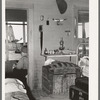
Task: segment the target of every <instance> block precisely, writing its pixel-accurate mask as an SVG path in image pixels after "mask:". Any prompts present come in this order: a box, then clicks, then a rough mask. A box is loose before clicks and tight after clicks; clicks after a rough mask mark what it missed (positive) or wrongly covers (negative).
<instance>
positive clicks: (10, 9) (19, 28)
mask: <svg viewBox="0 0 100 100" xmlns="http://www.w3.org/2000/svg"><path fill="white" fill-rule="evenodd" d="M5 1H6V2H5V30H6V35H5V80H6V81H5V82H6V83H5V85H6V89H7V90H6V93H5V94H6V96H5V97H6V99H7V100H13V99H14V100H15V99H18V100H22V98H24V99H23V100H88V99H89V95H88V85H89V83H88V80H89V0H5ZM24 47H27V48H26V49H25V48H24ZM23 55H24V56H23ZM26 56H27V58H26V59H25V60H22V58H23V57H26ZM20 60H22V61H20ZM19 62H20V63H21V64H22V62H23V66H26V67H27V68H26V67H23V70H22V68H21V65H19V68H18V69H17V67H16V66H17V65H18V63H19ZM25 64H27V65H25ZM23 75H24V77H23ZM16 84H17V85H16ZM18 85H19V87H20V89H19V88H18V87H17V86H18ZM23 85H25V86H24V87H23ZM22 93H23V94H22Z"/></svg>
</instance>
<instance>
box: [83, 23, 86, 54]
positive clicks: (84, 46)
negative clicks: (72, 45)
mask: <svg viewBox="0 0 100 100" xmlns="http://www.w3.org/2000/svg"><path fill="white" fill-rule="evenodd" d="M82 35H83V36H82V37H83V43H85V41H84V38H86V33H85V23H83V34H82ZM85 54H86V45H85V44H83V55H85Z"/></svg>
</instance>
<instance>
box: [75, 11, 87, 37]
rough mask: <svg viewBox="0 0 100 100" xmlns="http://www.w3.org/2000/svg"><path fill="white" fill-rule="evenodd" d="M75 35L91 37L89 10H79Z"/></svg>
mask: <svg viewBox="0 0 100 100" xmlns="http://www.w3.org/2000/svg"><path fill="white" fill-rule="evenodd" d="M75 37H77V38H88V37H89V10H86V9H83V10H82V9H80V10H77V16H76V17H75Z"/></svg>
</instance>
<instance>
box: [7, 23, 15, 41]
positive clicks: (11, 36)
mask: <svg viewBox="0 0 100 100" xmlns="http://www.w3.org/2000/svg"><path fill="white" fill-rule="evenodd" d="M6 28H7V29H6V34H7V39H8V41H9V42H12V41H14V40H15V36H14V31H13V27H12V26H11V25H10V26H7V27H6Z"/></svg>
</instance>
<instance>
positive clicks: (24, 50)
mask: <svg viewBox="0 0 100 100" xmlns="http://www.w3.org/2000/svg"><path fill="white" fill-rule="evenodd" d="M21 52H23V53H27V45H25V46H23V47H22V48H21Z"/></svg>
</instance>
